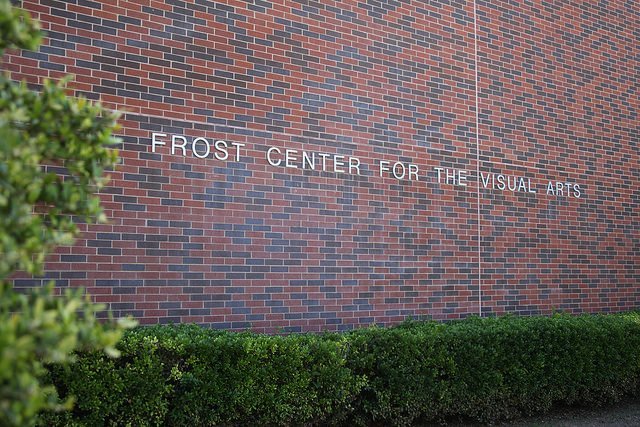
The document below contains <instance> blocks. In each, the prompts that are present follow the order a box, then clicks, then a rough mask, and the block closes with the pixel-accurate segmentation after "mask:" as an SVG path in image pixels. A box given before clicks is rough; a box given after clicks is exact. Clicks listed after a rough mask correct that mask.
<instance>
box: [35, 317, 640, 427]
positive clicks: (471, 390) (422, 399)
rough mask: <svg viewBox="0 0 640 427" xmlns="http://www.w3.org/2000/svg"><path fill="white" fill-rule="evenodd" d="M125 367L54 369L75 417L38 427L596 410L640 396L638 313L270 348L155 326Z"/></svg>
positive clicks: (396, 419)
mask: <svg viewBox="0 0 640 427" xmlns="http://www.w3.org/2000/svg"><path fill="white" fill-rule="evenodd" d="M119 348H120V349H121V350H122V356H121V357H120V358H119V359H109V358H108V357H106V356H104V355H102V354H99V353H93V354H80V355H79V357H78V360H77V362H76V363H75V364H74V365H72V366H71V367H69V368H62V367H58V366H52V367H50V379H51V380H52V381H53V382H54V383H55V384H56V386H57V388H58V390H59V393H60V394H61V395H62V396H66V395H69V394H71V395H75V396H76V397H77V402H76V405H75V409H74V410H73V412H70V413H62V414H53V413H47V414H43V415H42V419H41V423H42V424H43V425H87V426H100V425H167V426H187V425H189V426H208V425H230V424H240V425H301V424H309V425H318V424H323V425H324V424H331V425H352V424H360V425H368V424H373V423H381V424H384V425H387V424H395V425H408V424H411V423H413V422H415V421H417V420H421V421H427V420H439V421H442V420H446V419H450V418H452V417H453V418H465V419H470V420H475V421H480V422H488V421H496V420H499V419H507V418H513V417H517V416H520V415H527V414H533V413H540V412H544V411H547V410H549V409H550V408H551V406H552V405H554V404H558V403H561V404H581V405H602V404H607V403H611V402H614V401H617V400H619V399H620V398H621V397H622V396H624V395H626V394H632V393H636V392H637V391H638V389H639V388H638V386H639V384H640V314H639V313H627V314H618V315H596V316H590V315H583V316H569V315H555V316H553V317H530V318H522V317H503V318H484V319H478V318H472V319H467V320H464V321H458V322H452V323H447V324H442V323H435V322H419V323H417V322H416V323H413V322H409V323H406V324H403V325H400V326H397V327H393V328H386V329H382V328H367V329H362V330H357V331H353V332H349V333H342V334H339V333H327V334H323V335H313V334H301V335H288V336H267V335H258V334H252V333H232V332H221V331H214V330H209V329H203V328H200V327H198V326H194V325H180V326H155V327H149V328H138V329H135V330H133V331H129V332H128V333H127V334H126V336H125V337H124V339H123V340H122V342H121V343H120V346H119Z"/></svg>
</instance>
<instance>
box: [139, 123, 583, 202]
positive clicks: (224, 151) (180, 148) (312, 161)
mask: <svg viewBox="0 0 640 427" xmlns="http://www.w3.org/2000/svg"><path fill="white" fill-rule="evenodd" d="M165 138H166V139H165ZM159 146H170V148H171V149H170V153H171V154H172V155H181V156H183V157H187V152H188V151H190V152H191V155H193V156H194V157H197V158H199V159H205V158H214V159H216V160H220V161H226V160H232V161H235V162H239V161H240V158H241V155H242V152H243V149H244V148H245V144H241V143H238V142H227V141H224V140H213V139H209V138H205V137H187V136H183V135H168V134H166V133H159V132H154V133H152V134H151V151H152V152H153V153H155V152H157V150H158V147H159ZM264 157H265V160H266V162H267V163H268V164H270V165H271V166H274V167H284V168H285V169H302V170H311V171H319V172H329V173H336V174H350V175H361V165H362V162H361V160H360V158H358V157H354V156H345V155H340V154H330V153H321V152H313V151H302V150H293V149H288V148H285V147H276V146H271V147H269V148H268V149H267V150H266V151H265V153H264ZM374 167H375V169H376V170H377V171H378V175H379V176H380V177H391V178H395V179H397V180H406V181H420V180H421V179H426V178H427V177H428V176H429V174H431V177H432V178H433V179H435V180H436V181H437V182H438V183H441V184H445V185H454V186H461V187H466V186H467V185H468V183H469V180H470V179H471V178H473V177H472V175H471V173H470V172H469V171H467V170H464V169H452V168H444V167H433V168H431V169H429V170H420V168H419V166H418V165H416V164H413V163H407V162H401V161H394V160H388V159H379V160H376V161H375V165H374ZM477 181H478V184H479V185H481V186H482V188H486V189H492V190H498V191H511V192H514V193H516V192H517V193H529V194H536V195H537V194H546V195H549V196H555V197H567V198H580V197H582V195H583V189H582V188H581V187H580V184H577V183H575V182H569V181H558V180H548V181H544V182H534V181H532V178H531V177H528V176H521V175H504V174H495V173H484V172H480V176H479V177H477Z"/></svg>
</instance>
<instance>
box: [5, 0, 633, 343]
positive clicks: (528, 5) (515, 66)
mask: <svg viewBox="0 0 640 427" xmlns="http://www.w3.org/2000/svg"><path fill="white" fill-rule="evenodd" d="M22 3H23V7H24V8H25V9H27V10H29V11H30V12H31V14H32V15H33V16H34V17H35V18H37V19H38V20H40V22H41V25H42V28H43V29H44V30H45V31H46V39H45V41H44V43H43V45H42V47H41V48H40V50H39V51H38V52H36V53H34V52H24V53H13V54H11V55H5V58H4V60H3V61H4V62H3V64H2V67H3V69H5V70H8V71H9V72H11V73H12V76H13V78H15V79H25V80H27V81H28V82H30V83H32V84H34V85H37V84H38V83H41V82H42V80H43V79H45V78H51V79H59V78H61V77H62V76H64V75H67V74H73V75H74V76H75V78H74V82H73V83H72V84H70V87H71V88H73V90H74V92H75V93H76V94H78V95H84V96H86V97H88V98H90V99H93V100H100V101H101V102H102V103H103V104H104V105H105V106H108V107H109V108H113V109H116V110H119V111H121V112H122V118H121V120H120V123H121V125H122V128H121V130H120V131H119V132H120V135H121V137H122V144H121V146H120V147H119V149H120V157H121V164H120V165H119V166H118V168H117V169H116V170H115V171H113V172H111V173H110V175H111V181H110V186H109V188H107V189H106V190H105V191H104V192H103V193H102V195H101V197H102V200H103V205H104V207H105V209H106V214H107V216H108V217H109V218H110V222H109V223H108V224H101V225H92V226H83V227H82V229H83V234H82V236H81V238H80V239H79V240H78V241H77V243H76V245H75V246H73V247H71V248H61V249H59V250H58V251H57V252H56V253H55V254H54V255H52V256H51V257H50V259H49V262H48V264H47V274H46V277H45V278H28V277H21V278H18V279H16V280H15V283H16V285H17V286H19V287H29V286H38V285H40V284H41V283H42V282H43V281H45V280H50V279H54V280H55V281H56V282H57V284H58V286H60V287H76V286H83V287H85V288H86V289H87V290H88V292H89V293H90V294H91V295H93V297H94V299H95V300H96V301H99V302H104V303H107V304H108V305H109V307H110V308H111V310H112V311H114V312H115V314H116V315H124V314H133V315H134V316H135V317H136V318H138V319H139V320H140V321H141V323H143V324H147V323H168V322H196V323H200V324H204V325H208V326H211V327H216V328H230V329H244V328H251V329H254V330H257V331H267V332H277V331H319V330H344V329H352V328H355V327H359V326H362V325H370V324H374V323H376V324H392V323H397V322H399V321H402V320H405V319H407V318H414V319H418V318H419V319H422V318H432V319H455V318H461V317H466V316H469V315H482V316H487V315H500V314H503V313H516V314H522V315H531V314H549V313H551V312H553V311H556V310H560V311H569V312H574V313H577V312H614V311H622V310H629V309H635V308H638V307H640V267H639V266H638V261H639V260H640V213H639V212H640V121H639V117H638V111H639V109H640V102H639V96H640V95H639V89H640V30H639V29H640V5H639V4H638V3H637V2H635V1H632V0H628V1H625V0H615V1H614V0H612V1H605V0H603V1H568V0H551V1H528V0H510V1H485V0H441V1H440V0H437V1H416V0H361V1H347V2H334V1H312V0H293V1H274V2H267V1H262V0H250V1H249V0H247V1H241V0H233V1H231V0H227V1H209V0H196V1H180V0H166V1H155V0H119V1H118V2H108V1H93V0H70V1H62V0H38V1H31V0H24V1H23V2H22Z"/></svg>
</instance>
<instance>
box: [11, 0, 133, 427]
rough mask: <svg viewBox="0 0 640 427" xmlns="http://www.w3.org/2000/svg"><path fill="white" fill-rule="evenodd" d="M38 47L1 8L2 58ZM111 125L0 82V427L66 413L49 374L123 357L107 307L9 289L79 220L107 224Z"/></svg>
mask: <svg viewBox="0 0 640 427" xmlns="http://www.w3.org/2000/svg"><path fill="white" fill-rule="evenodd" d="M40 38H41V36H40V32H39V30H38V26H37V24H36V23H35V22H34V21H32V20H31V19H30V18H29V16H28V15H27V14H26V13H24V12H22V11H20V10H19V9H17V8H14V7H13V6H12V5H11V3H10V2H9V1H8V0H0V54H1V53H2V52H3V51H4V49H6V48H15V49H29V50H33V49H35V48H37V46H38V44H39V42H40ZM115 118H116V117H115V116H114V115H113V114H111V113H109V112H108V111H106V110H104V109H102V108H101V107H100V106H96V105H92V104H90V103H89V102H87V101H86V100H84V99H75V98H70V97H68V96H66V94H65V89H64V87H63V85H57V84H54V83H51V82H45V83H44V85H43V88H42V90H41V91H39V92H34V91H31V90H29V89H28V88H27V86H26V85H25V84H20V83H15V82H13V81H12V80H11V79H10V77H9V76H7V75H4V74H2V75H0V425H3V426H5V425H8V426H11V425H13V426H28V425H32V424H34V423H35V419H36V416H37V414H38V412H39V411H41V410H43V409H50V410H51V409H58V410H59V409H64V408H69V407H70V405H71V404H72V398H71V397H70V396H69V398H68V399H66V400H65V401H64V402H61V401H60V400H59V399H58V397H57V393H56V390H55V388H54V387H53V386H52V385H51V384H50V383H46V382H43V375H44V373H45V368H44V364H47V363H54V362H55V363H64V362H69V361H72V357H71V356H72V352H73V351H75V350H83V349H84V350H86V349H106V350H107V351H108V353H109V354H110V355H112V356H113V355H115V354H117V351H116V349H115V344H116V342H117V341H118V339H119V337H120V335H121V327H114V326H112V325H104V324H100V323H98V322H97V321H96V318H95V313H96V310H99V309H101V307H98V306H93V304H92V303H91V301H89V300H88V299H87V298H85V297H82V295H81V294H80V293H79V292H75V293H71V292H70V293H67V294H65V295H64V296H60V297H55V296H54V290H53V286H48V287H45V288H43V289H39V290H36V291H34V292H32V293H31V294H28V295H27V294H19V293H17V292H15V291H14V290H13V289H12V287H11V286H10V285H9V284H8V283H5V282H4V280H6V279H7V277H8V276H9V275H11V274H12V273H13V272H15V271H25V272H28V273H31V274H42V266H43V263H44V259H45V256H46V255H47V253H49V252H50V251H51V250H53V249H54V248H55V246H57V245H60V244H70V243H72V241H73V237H74V236H76V234H77V233H78V229H77V227H76V225H75V224H74V220H84V221H92V220H104V215H103V214H102V211H101V208H100V203H99V199H98V198H97V197H96V196H93V193H94V191H96V190H98V189H99V188H100V187H101V185H103V183H104V178H103V177H102V173H103V170H104V169H105V168H110V167H112V166H113V165H114V162H115V160H116V153H115V152H114V151H113V150H111V149H110V146H111V145H113V144H114V143H115V142H117V141H116V139H115V138H114V137H112V135H111V133H112V131H113V130H114V129H115ZM121 326H124V324H122V325H121Z"/></svg>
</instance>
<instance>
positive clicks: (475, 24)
mask: <svg viewBox="0 0 640 427" xmlns="http://www.w3.org/2000/svg"><path fill="white" fill-rule="evenodd" d="M477 9H478V5H477V0H473V46H474V61H475V67H474V68H475V76H474V78H475V86H476V90H475V96H476V106H475V107H476V196H477V204H478V212H477V214H478V315H479V316H480V317H482V247H481V244H480V243H481V232H480V181H481V180H480V97H479V94H480V88H479V85H478V82H479V77H478V67H479V62H480V61H479V60H478V12H477Z"/></svg>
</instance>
